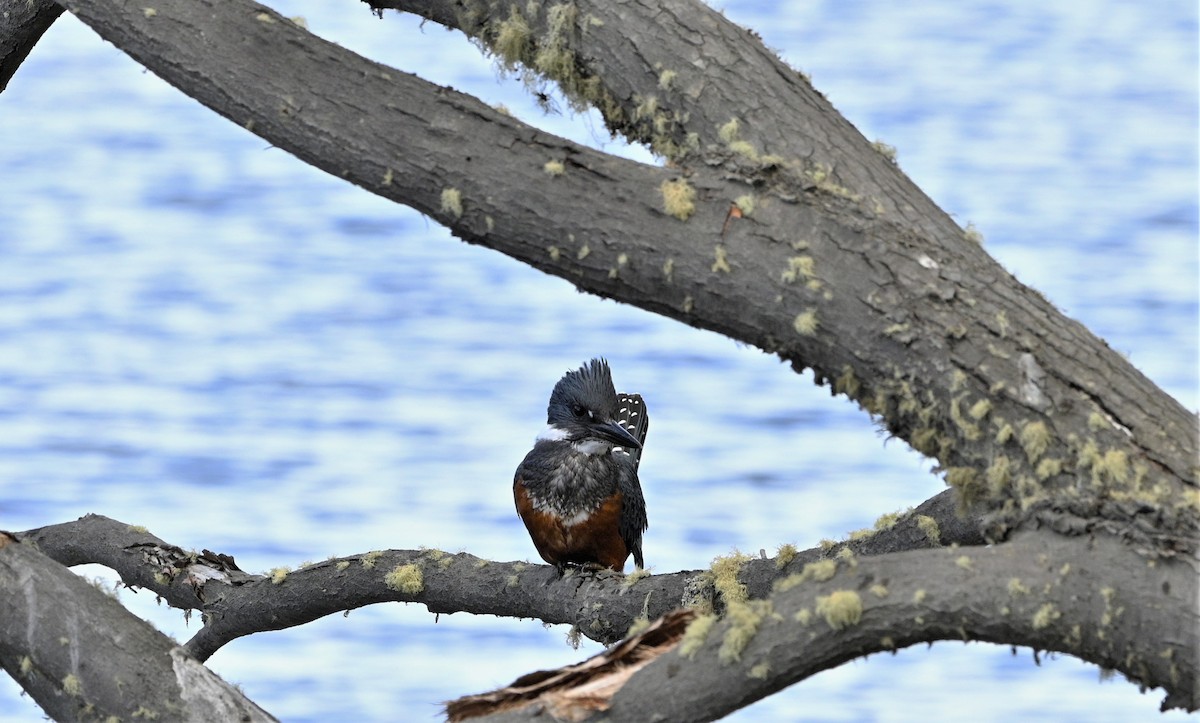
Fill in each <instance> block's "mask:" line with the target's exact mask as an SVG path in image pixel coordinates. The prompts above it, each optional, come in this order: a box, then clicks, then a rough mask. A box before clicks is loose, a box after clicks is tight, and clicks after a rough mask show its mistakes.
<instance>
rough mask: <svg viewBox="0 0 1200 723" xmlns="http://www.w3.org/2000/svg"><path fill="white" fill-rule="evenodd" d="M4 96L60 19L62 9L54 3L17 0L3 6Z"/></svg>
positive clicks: (0, 77) (0, 60) (0, 55)
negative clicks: (34, 51) (22, 67)
mask: <svg viewBox="0 0 1200 723" xmlns="http://www.w3.org/2000/svg"><path fill="white" fill-rule="evenodd" d="M0 8H3V11H0V92H3V91H4V89H5V88H7V87H8V81H9V80H11V79H12V77H13V73H16V72H17V68H20V67H21V63H23V62H25V58H26V57H28V56H29V51H31V50H33V46H35V45H37V41H38V40H40V39H41V37H42V34H43V33H45V32H46V31H47V30H48V29H49V28H50V26H51V25H53V24H54V21H55V20H57V19H58V16H59V15H62V13H63V7H62V5H59V4H58V3H56V2H52V0H26V1H24V2H22V1H21V0H15V1H13V2H7V3H2V4H0Z"/></svg>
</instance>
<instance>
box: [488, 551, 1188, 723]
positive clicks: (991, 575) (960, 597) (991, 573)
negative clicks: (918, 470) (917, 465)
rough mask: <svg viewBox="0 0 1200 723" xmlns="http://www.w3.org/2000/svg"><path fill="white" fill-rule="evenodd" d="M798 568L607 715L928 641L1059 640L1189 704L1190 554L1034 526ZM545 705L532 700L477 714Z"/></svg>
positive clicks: (694, 711)
mask: <svg viewBox="0 0 1200 723" xmlns="http://www.w3.org/2000/svg"><path fill="white" fill-rule="evenodd" d="M797 577H801V576H797ZM804 577H807V579H805V580H803V581H801V582H797V583H796V584H790V583H791V582H792V581H788V582H787V583H784V582H781V583H780V586H779V590H778V591H777V592H776V593H775V594H774V595H772V596H771V598H770V599H769V600H765V601H758V602H751V603H749V604H743V605H742V606H741V607H740V609H739V610H737V611H736V612H733V613H731V614H730V615H728V616H727V617H726V618H725V619H723V620H721V621H720V622H716V623H715V624H714V623H713V621H712V620H699V621H697V622H696V623H693V625H692V628H693V629H692V630H689V634H687V635H685V636H684V642H683V644H682V645H681V646H680V647H679V648H677V649H676V650H674V651H672V652H669V653H666V654H665V655H663V656H661V657H660V658H658V659H656V660H655V661H654V662H652V663H650V664H649V665H648V666H646V667H644V668H642V669H640V670H639V671H637V672H636V673H634V674H633V676H632V677H631V678H630V679H629V680H628V682H626V683H625V685H623V686H622V687H620V688H619V689H618V690H617V691H616V693H615V694H614V695H613V697H612V699H611V701H609V703H610V704H611V707H609V708H608V709H607V717H608V719H611V720H645V719H649V718H651V717H653V718H654V719H656V720H673V721H674V720H681V721H682V720H711V719H713V718H718V717H721V716H723V715H725V714H727V713H730V712H732V711H734V710H737V709H738V708H742V707H744V706H746V705H749V704H750V703H752V702H754V701H756V700H759V699H761V698H764V697H766V696H768V695H770V694H771V693H774V692H775V691H777V690H780V689H782V688H784V687H786V686H788V685H791V684H793V683H796V682H799V681H801V680H804V679H805V678H808V677H810V676H812V675H814V674H816V673H818V672H820V671H822V670H828V669H830V668H833V667H836V666H838V665H841V664H842V663H844V662H846V661H847V660H850V659H853V658H858V657H863V656H866V655H869V654H871V653H880V652H894V651H896V650H899V649H901V648H905V647H908V646H910V645H915V644H917V643H929V642H932V641H935V640H954V641H964V642H965V641H970V640H978V641H990V642H996V643H1005V644H1010V645H1027V646H1030V647H1032V648H1034V649H1035V650H1051V651H1069V652H1070V654H1072V655H1077V656H1080V657H1082V658H1084V659H1085V660H1089V661H1091V662H1094V663H1096V664H1097V665H1100V666H1102V667H1104V668H1108V669H1114V670H1119V671H1121V672H1122V673H1124V674H1125V675H1126V676H1127V677H1129V678H1130V679H1131V680H1132V681H1134V682H1136V683H1138V684H1140V685H1144V686H1146V687H1160V686H1161V687H1165V688H1168V689H1170V690H1171V691H1172V693H1171V695H1169V696H1168V698H1167V700H1166V701H1164V703H1163V706H1164V708H1167V707H1174V706H1182V707H1188V708H1194V707H1195V706H1196V687H1195V682H1194V681H1195V678H1196V675H1197V673H1198V672H1200V671H1198V669H1197V667H1196V646H1197V644H1198V643H1200V640H1198V639H1197V635H1196V631H1197V629H1198V627H1197V626H1198V623H1200V615H1198V614H1197V611H1196V608H1195V604H1194V601H1195V597H1196V593H1197V586H1196V580H1197V565H1196V561H1195V560H1184V559H1182V558H1176V559H1173V560H1171V561H1169V562H1165V563H1163V564H1160V565H1155V566H1148V565H1146V564H1145V560H1144V559H1143V558H1142V557H1141V556H1140V555H1138V554H1137V553H1135V552H1133V551H1132V550H1130V549H1129V547H1128V546H1127V545H1125V544H1124V543H1123V542H1122V541H1120V540H1118V539H1116V538H1113V537H1110V536H1108V535H1100V536H1096V537H1094V538H1091V539H1085V538H1080V537H1076V538H1066V537H1063V536H1061V535H1058V534H1056V533H1051V532H1042V531H1034V532H1024V533H1019V534H1018V535H1017V536H1016V537H1015V539H1013V540H1012V541H1010V542H1006V543H1005V544H1003V545H996V546H992V547H977V548H971V549H970V550H946V549H943V550H917V551H912V552H904V553H897V554H894V555H888V556H886V557H878V558H860V559H857V560H850V561H842V563H841V564H839V565H838V566H837V569H836V572H835V573H833V574H832V575H829V574H828V573H826V574H822V575H820V576H815V577H814V576H813V575H811V574H810V575H807V576H804ZM1126 580H1127V581H1128V582H1129V583H1130V584H1128V585H1126V586H1124V587H1123V588H1120V589H1118V588H1116V587H1109V586H1107V585H1105V583H1112V582H1115V581H1126ZM1098 584H1099V585H1100V586H1099V587H1097V585H1098ZM1163 618H1169V619H1172V620H1176V621H1179V622H1181V623H1183V625H1182V626H1181V627H1180V628H1179V630H1178V632H1177V633H1176V634H1174V635H1172V636H1170V637H1169V638H1168V639H1167V641H1166V642H1165V643H1163V642H1160V641H1158V640H1157V639H1154V640H1152V639H1148V638H1147V637H1146V636H1144V635H1142V634H1141V633H1140V632H1139V631H1143V630H1146V629H1151V628H1157V627H1158V626H1160V625H1161V620H1162V619H1163ZM693 633H694V634H693ZM689 639H690V640H689ZM1189 681H1191V682H1189ZM668 690H669V691H670V694H669V695H665V694H664V691H668ZM544 715H545V713H544V711H543V710H542V709H541V707H540V706H537V705H535V706H531V707H528V708H525V709H522V710H518V711H506V712H504V713H501V714H498V715H494V716H489V717H487V718H486V720H492V721H520V720H535V719H536V720H541V719H542V718H543V717H544ZM479 720H484V719H479Z"/></svg>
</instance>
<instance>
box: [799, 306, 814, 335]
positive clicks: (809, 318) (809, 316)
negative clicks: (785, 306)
mask: <svg viewBox="0 0 1200 723" xmlns="http://www.w3.org/2000/svg"><path fill="white" fill-rule="evenodd" d="M818 326H819V323H818V321H817V310H816V309H813V308H809V309H805V310H804V311H802V312H800V313H799V314H797V315H796V318H795V319H793V320H792V328H793V329H795V330H796V333H797V334H799V335H800V336H813V335H814V334H816V333H817V328H818Z"/></svg>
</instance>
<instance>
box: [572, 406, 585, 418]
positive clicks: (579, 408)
mask: <svg viewBox="0 0 1200 723" xmlns="http://www.w3.org/2000/svg"><path fill="white" fill-rule="evenodd" d="M571 411H572V412H573V413H574V414H575V416H576V417H582V416H583V415H584V414H585V413H587V410H586V409H584V408H583V405H582V404H573V405H571Z"/></svg>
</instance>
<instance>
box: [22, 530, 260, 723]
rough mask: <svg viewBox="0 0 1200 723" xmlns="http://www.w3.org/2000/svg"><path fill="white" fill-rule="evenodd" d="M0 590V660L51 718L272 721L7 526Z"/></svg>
mask: <svg viewBox="0 0 1200 723" xmlns="http://www.w3.org/2000/svg"><path fill="white" fill-rule="evenodd" d="M0 590H3V591H4V594H3V595H0V666H3V668H4V670H6V671H7V672H8V674H9V675H11V676H12V677H13V679H14V680H16V681H17V682H19V683H20V684H21V687H23V688H24V689H25V691H26V692H28V693H29V695H30V696H31V697H32V698H33V699H34V700H35V701H37V704H38V705H40V706H41V707H42V710H44V711H46V714H47V715H49V716H51V717H52V718H54V719H55V720H59V721H71V720H107V719H110V716H115V717H116V718H117V719H120V720H137V719H139V718H145V719H147V720H159V721H212V720H244V721H271V720H275V719H274V718H272V717H271V716H270V715H268V714H267V713H266V712H264V711H263V710H261V709H260V708H258V706H256V705H254V703H253V702H251V701H249V700H247V699H246V698H245V696H243V695H242V694H241V693H240V692H239V691H238V690H237V689H235V688H234V687H233V686H231V685H228V684H227V683H225V681H223V680H221V679H220V678H219V677H218V676H217V675H216V674H215V673H213V672H212V671H210V670H209V669H208V668H206V667H205V666H203V665H201V664H200V663H199V662H198V661H197V660H195V659H194V658H192V657H191V656H189V655H188V654H187V653H186V652H184V650H183V649H182V648H180V647H179V646H178V645H176V644H175V643H174V642H173V641H172V640H171V639H170V638H168V637H167V636H165V635H163V634H162V633H160V632H158V631H157V630H155V629H153V628H152V627H150V626H149V625H147V624H146V622H145V621H143V620H141V619H140V618H138V617H137V616H135V615H133V614H132V613H130V612H129V611H127V610H126V609H125V608H124V607H123V606H122V605H121V604H120V603H119V602H117V601H116V600H115V599H114V598H112V597H110V596H109V595H108V594H106V593H105V592H103V591H101V590H99V589H98V588H96V587H94V586H92V585H91V584H89V583H88V582H87V581H86V580H84V579H83V578H81V577H79V576H78V575H76V574H74V573H72V572H71V571H70V570H68V569H67V568H65V567H63V566H62V565H60V564H58V563H56V562H54V561H52V560H50V559H49V558H47V557H46V556H44V555H42V554H41V553H40V552H38V551H37V549H36V548H35V547H34V546H33V545H28V544H19V543H17V542H16V541H15V540H14V539H13V538H12V537H10V536H9V535H7V534H5V533H0Z"/></svg>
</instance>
